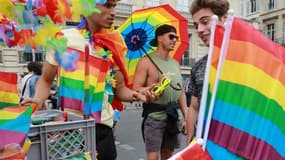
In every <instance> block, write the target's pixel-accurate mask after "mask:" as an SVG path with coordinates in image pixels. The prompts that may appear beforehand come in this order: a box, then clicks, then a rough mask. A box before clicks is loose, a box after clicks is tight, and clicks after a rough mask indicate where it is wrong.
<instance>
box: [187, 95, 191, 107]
mask: <svg viewBox="0 0 285 160" xmlns="http://www.w3.org/2000/svg"><path fill="white" fill-rule="evenodd" d="M186 100H187V107H189V106H190V103H191V93H190V92H186Z"/></svg>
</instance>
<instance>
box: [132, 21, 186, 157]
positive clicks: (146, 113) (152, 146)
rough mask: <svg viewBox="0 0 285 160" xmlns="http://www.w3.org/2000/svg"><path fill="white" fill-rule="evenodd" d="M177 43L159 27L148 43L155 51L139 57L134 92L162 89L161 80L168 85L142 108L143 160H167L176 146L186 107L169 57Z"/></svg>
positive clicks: (167, 30)
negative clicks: (146, 89)
mask: <svg viewBox="0 0 285 160" xmlns="http://www.w3.org/2000/svg"><path fill="white" fill-rule="evenodd" d="M178 40H179V37H178V36H177V34H176V29H175V28H174V27H173V26H171V25H167V24H164V25H161V26H159V27H158V28H157V29H156V31H155V38H154V39H153V40H152V41H151V42H150V45H152V46H155V47H157V49H156V51H155V52H154V53H151V54H149V55H148V56H145V57H143V58H142V59H141V60H140V61H139V62H138V64H137V67H136V72H135V77H134V85H133V88H134V89H137V90H141V89H142V88H144V87H150V86H152V85H153V84H155V85H160V84H161V85H163V82H162V79H163V78H165V77H167V78H169V79H170V81H171V82H170V84H169V85H168V87H166V88H165V89H164V90H163V92H162V94H161V95H160V96H159V97H158V98H155V99H151V100H150V102H148V103H144V104H143V118H144V119H143V123H142V134H143V138H144V141H145V149H146V158H147V160H158V159H159V157H160V159H162V160H165V159H168V158H169V157H171V155H172V153H173V151H174V149H175V148H178V147H179V145H180V129H181V126H179V125H180V123H179V122H181V120H182V119H183V115H185V114H186V107H187V104H186V96H185V93H184V89H183V87H181V86H180V84H182V80H181V74H180V68H179V64H178V63H177V62H176V61H175V60H174V59H173V58H171V57H170V56H169V52H170V51H172V50H173V49H174V47H175V44H176V42H177V41H178ZM155 97H157V96H155ZM181 111H182V112H181Z"/></svg>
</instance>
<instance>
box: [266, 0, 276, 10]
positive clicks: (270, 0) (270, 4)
mask: <svg viewBox="0 0 285 160" xmlns="http://www.w3.org/2000/svg"><path fill="white" fill-rule="evenodd" d="M267 7H268V10H271V9H274V8H275V0H268V6H267Z"/></svg>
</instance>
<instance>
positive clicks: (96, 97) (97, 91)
mask: <svg viewBox="0 0 285 160" xmlns="http://www.w3.org/2000/svg"><path fill="white" fill-rule="evenodd" d="M68 50H75V49H70V48H68ZM75 51H76V52H77V53H78V54H79V55H80V56H79V60H78V62H77V69H76V70H75V71H72V72H70V71H65V70H64V69H63V68H60V69H59V82H58V84H59V87H58V91H59V103H60V106H61V107H63V108H64V109H67V110H72V111H73V112H78V113H81V114H82V113H83V114H84V115H90V114H92V115H93V116H94V117H95V121H96V122H97V121H100V119H101V117H100V116H101V114H100V113H101V110H102V105H103V97H104V90H105V84H106V75H107V72H108V69H109V66H110V64H109V62H108V61H107V60H103V59H101V58H97V57H94V56H92V55H89V52H88V51H87V52H86V53H84V52H82V51H79V50H75Z"/></svg>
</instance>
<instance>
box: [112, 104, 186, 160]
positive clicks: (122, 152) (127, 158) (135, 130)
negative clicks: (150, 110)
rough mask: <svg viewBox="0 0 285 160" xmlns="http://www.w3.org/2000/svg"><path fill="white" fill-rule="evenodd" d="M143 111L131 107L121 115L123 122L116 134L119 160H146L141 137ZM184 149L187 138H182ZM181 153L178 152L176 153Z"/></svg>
mask: <svg viewBox="0 0 285 160" xmlns="http://www.w3.org/2000/svg"><path fill="white" fill-rule="evenodd" d="M141 112H142V109H139V108H137V107H133V106H129V107H127V109H126V110H124V111H123V112H122V113H121V120H120V122H119V123H118V125H117V129H116V132H115V136H116V143H117V152H118V157H117V160H144V159H145V151H144V144H143V139H142V136H141V129H140V127H141V120H142V117H141ZM182 142H183V143H182V147H184V146H185V138H184V136H183V138H182ZM177 151H179V149H178V150H176V152H177Z"/></svg>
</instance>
